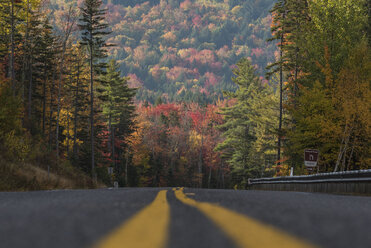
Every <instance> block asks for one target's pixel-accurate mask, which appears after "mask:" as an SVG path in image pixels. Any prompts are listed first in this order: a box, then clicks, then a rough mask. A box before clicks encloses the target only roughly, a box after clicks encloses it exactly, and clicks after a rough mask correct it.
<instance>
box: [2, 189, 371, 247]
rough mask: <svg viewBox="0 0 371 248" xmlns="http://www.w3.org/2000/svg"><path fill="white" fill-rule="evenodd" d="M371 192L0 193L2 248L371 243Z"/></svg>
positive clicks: (185, 190) (146, 190)
mask: <svg viewBox="0 0 371 248" xmlns="http://www.w3.org/2000/svg"><path fill="white" fill-rule="evenodd" d="M370 223H371V197H360V196H342V195H329V194H313V193H299V192H270V191H236V190H207V189H188V188H185V189H182V188H124V189H99V190H60V191H37V192H19V193H15V192H14V193H13V192H1V193H0V247H14V248H18V247H20V248H22V247H41V248H43V247H57V248H58V247H72V248H73V247H99V248H110V247H112V248H113V247H130V248H135V247H151V248H157V247H175V248H183V247H215V248H219V247H251V248H255V247H277V248H278V247H303V248H304V247H330V248H332V247H333V248H342V247H344V248H345V247H352V248H357V247H360V248H363V247H365V248H368V247H371V235H369V234H370V233H371V224H370Z"/></svg>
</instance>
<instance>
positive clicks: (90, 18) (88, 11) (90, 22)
mask: <svg viewBox="0 0 371 248" xmlns="http://www.w3.org/2000/svg"><path fill="white" fill-rule="evenodd" d="M105 14H106V9H102V1H101V0H85V1H84V5H83V7H82V8H81V15H82V16H81V18H80V23H79V27H80V29H81V32H82V33H81V37H82V42H81V44H82V45H84V46H86V47H87V49H88V53H89V66H90V143H91V144H90V145H91V169H92V176H93V178H96V172H95V158H94V155H95V150H94V147H95V142H94V136H95V132H94V82H95V81H97V78H98V76H99V75H100V74H102V73H103V72H104V69H105V67H106V64H105V62H104V58H106V49H105V48H106V47H107V44H106V42H105V40H104V37H105V36H106V35H107V34H109V32H107V31H106V30H107V27H108V25H107V24H106V23H105V22H104V19H105Z"/></svg>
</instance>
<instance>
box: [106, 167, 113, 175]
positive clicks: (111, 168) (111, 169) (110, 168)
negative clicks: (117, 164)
mask: <svg viewBox="0 0 371 248" xmlns="http://www.w3.org/2000/svg"><path fill="white" fill-rule="evenodd" d="M107 170H108V175H112V174H113V167H107Z"/></svg>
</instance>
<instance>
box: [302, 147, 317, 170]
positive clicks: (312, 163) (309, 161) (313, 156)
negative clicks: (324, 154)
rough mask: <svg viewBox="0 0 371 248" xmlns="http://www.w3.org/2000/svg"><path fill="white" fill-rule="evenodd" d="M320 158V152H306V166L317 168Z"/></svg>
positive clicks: (312, 150) (311, 150)
mask: <svg viewBox="0 0 371 248" xmlns="http://www.w3.org/2000/svg"><path fill="white" fill-rule="evenodd" d="M318 157H319V151H318V150H314V149H305V150H304V164H305V166H307V167H316V166H317V162H318Z"/></svg>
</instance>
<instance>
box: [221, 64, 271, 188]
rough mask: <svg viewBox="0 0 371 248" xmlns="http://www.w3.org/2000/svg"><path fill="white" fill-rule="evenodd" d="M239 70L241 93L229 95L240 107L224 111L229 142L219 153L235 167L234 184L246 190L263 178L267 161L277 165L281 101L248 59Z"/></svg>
mask: <svg viewBox="0 0 371 248" xmlns="http://www.w3.org/2000/svg"><path fill="white" fill-rule="evenodd" d="M237 67H238V69H235V70H234V71H233V72H234V74H235V75H236V76H235V77H234V78H232V80H233V82H234V83H235V84H236V85H238V89H237V91H236V92H235V93H233V92H228V93H227V95H226V96H227V97H228V98H229V99H235V101H236V103H235V104H233V105H232V106H227V107H225V108H222V112H221V114H222V115H223V116H224V121H225V123H224V124H222V125H221V126H219V128H220V129H221V130H222V131H224V134H223V136H224V137H225V140H224V141H223V142H222V143H220V144H219V145H218V146H217V147H216V150H218V151H222V152H223V156H224V157H225V158H226V159H227V162H228V163H229V164H230V166H231V167H232V177H233V181H234V182H235V183H237V184H239V185H241V186H246V184H247V179H248V178H249V177H258V176H261V175H262V170H264V168H263V167H262V165H263V164H264V163H265V162H266V161H268V160H269V161H270V162H271V163H272V162H273V161H272V149H273V148H274V141H273V140H274V138H275V136H274V135H273V133H274V130H275V128H274V124H275V123H276V121H277V117H278V116H277V113H276V111H277V109H276V108H274V106H275V104H277V97H276V96H275V95H274V93H273V91H272V89H269V88H268V87H267V86H263V85H262V82H261V80H260V79H259V77H258V76H257V74H256V71H255V69H254V67H253V66H252V65H251V64H250V62H249V60H248V59H242V60H241V61H239V62H238V63H237ZM272 141H273V142H272ZM273 156H274V155H273ZM267 167H268V166H267Z"/></svg>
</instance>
